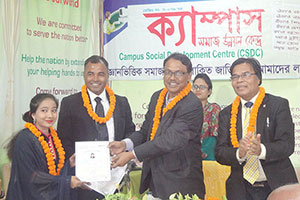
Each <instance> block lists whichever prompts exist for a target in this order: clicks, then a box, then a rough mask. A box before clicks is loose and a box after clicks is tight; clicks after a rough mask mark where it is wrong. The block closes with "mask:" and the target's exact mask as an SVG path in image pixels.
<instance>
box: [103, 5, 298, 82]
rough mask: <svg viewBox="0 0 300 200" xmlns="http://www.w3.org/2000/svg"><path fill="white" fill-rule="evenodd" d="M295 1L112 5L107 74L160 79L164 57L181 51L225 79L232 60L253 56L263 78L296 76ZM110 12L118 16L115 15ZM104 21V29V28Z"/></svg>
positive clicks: (196, 67) (199, 69) (197, 68)
mask: <svg viewBox="0 0 300 200" xmlns="http://www.w3.org/2000/svg"><path fill="white" fill-rule="evenodd" d="M299 13H300V3H299V2H297V3H296V1H295V0H290V1H275V0H265V1H261V0H254V1H228V3H226V4H224V3H220V2H218V1H199V2H181V3H160V4H144V5H128V7H127V8H125V7H122V8H120V9H116V10H113V11H111V16H114V18H115V19H114V21H110V23H107V22H106V23H104V26H105V27H107V26H110V31H109V32H106V34H105V37H106V38H109V40H106V41H107V43H106V44H105V46H104V48H105V49H104V50H105V51H104V53H105V57H106V58H107V59H108V60H109V62H110V79H112V80H130V79H136V80H144V79H147V80H149V79H161V78H162V76H163V60H164V59H165V58H166V57H167V56H168V55H170V54H171V53H173V52H181V53H184V54H186V55H187V56H188V57H189V58H190V59H191V60H192V63H193V74H194V75H196V74H198V73H207V74H208V75H209V76H210V77H211V78H212V79H218V80H222V79H223V80H224V79H229V77H230V75H229V68H230V65H231V63H232V62H233V61H234V60H236V59H237V58H240V57H255V58H257V59H258V60H259V61H260V62H261V64H262V73H263V77H264V78H265V79H277V78H297V77H300V57H299V56H298V54H299V49H300V23H299V18H300V17H299ZM115 16H118V17H117V18H116V17H115ZM105 27H104V30H106V29H105Z"/></svg>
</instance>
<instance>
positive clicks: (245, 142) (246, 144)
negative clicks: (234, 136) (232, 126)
mask: <svg viewBox="0 0 300 200" xmlns="http://www.w3.org/2000/svg"><path fill="white" fill-rule="evenodd" d="M249 148H250V138H249V137H248V136H246V137H244V138H242V139H241V140H240V141H239V158H243V157H245V156H246V154H247V152H248V150H249Z"/></svg>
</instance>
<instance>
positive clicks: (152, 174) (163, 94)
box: [110, 53, 205, 199]
mask: <svg viewBox="0 0 300 200" xmlns="http://www.w3.org/2000/svg"><path fill="white" fill-rule="evenodd" d="M191 76H192V63H191V61H190V59H189V58H188V57H187V56H185V55H183V54H180V53H174V54H171V55H170V56H169V57H168V58H166V59H165V60H164V84H165V88H164V89H162V90H159V91H157V92H155V93H154V94H153V95H152V97H151V101H150V104H149V109H148V112H147V113H146V115H145V121H144V123H143V126H142V128H141V130H140V131H138V132H135V133H133V134H132V135H131V136H130V137H129V139H125V141H122V142H112V143H110V148H111V152H112V153H113V154H117V155H116V156H115V157H114V159H113V160H112V167H117V166H123V165H124V164H126V163H127V162H128V161H129V160H131V159H133V158H137V159H138V160H139V161H143V168H142V178H141V185H140V193H143V192H144V191H146V190H147V189H148V188H150V191H151V192H152V195H153V196H154V197H158V198H160V199H168V198H169V196H170V195H171V194H173V193H178V192H180V193H181V194H183V195H185V194H190V195H192V194H197V195H198V196H199V197H200V198H202V199H204V194H205V187H204V183H203V173H202V158H201V144H200V135H201V131H200V130H201V128H202V121H203V109H202V104H201V102H200V100H199V99H198V98H197V97H196V96H195V95H194V94H193V92H191V84H190V82H189V81H190V80H191ZM130 142H133V146H134V148H133V151H129V152H124V150H125V149H127V150H130V148H129V146H131V144H130ZM120 152H121V153H120Z"/></svg>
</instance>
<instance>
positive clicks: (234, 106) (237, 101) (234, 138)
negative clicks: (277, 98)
mask: <svg viewBox="0 0 300 200" xmlns="http://www.w3.org/2000/svg"><path fill="white" fill-rule="evenodd" d="M264 97H265V89H264V88H263V87H259V95H258V96H257V98H256V101H255V103H254V105H253V108H252V110H251V113H250V119H249V125H248V127H247V132H248V133H249V132H250V133H254V131H255V125H256V119H257V113H258V109H259V107H260V105H261V103H262V101H263V99H264ZM240 101H241V98H240V97H239V96H237V97H236V98H235V100H234V101H233V103H232V108H231V118H230V139H231V144H232V146H233V147H234V148H238V147H239V142H238V138H237V133H236V132H237V131H236V123H237V113H238V109H239V105H240Z"/></svg>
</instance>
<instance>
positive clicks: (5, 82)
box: [0, 0, 100, 167]
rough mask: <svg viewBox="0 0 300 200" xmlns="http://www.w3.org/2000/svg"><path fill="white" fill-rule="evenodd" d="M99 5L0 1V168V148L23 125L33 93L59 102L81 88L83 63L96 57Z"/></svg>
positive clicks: (75, 0)
mask: <svg viewBox="0 0 300 200" xmlns="http://www.w3.org/2000/svg"><path fill="white" fill-rule="evenodd" d="M99 4H100V1H98V0H90V1H83V0H72V1H71V0H70V1H52V0H50V1H47V0H40V1H37V0H0V6H1V23H0V30H1V31H0V36H1V37H0V70H1V73H0V76H1V79H0V81H1V98H0V99H1V100H0V106H1V112H0V123H1V124H0V125H1V127H2V131H1V133H0V145H1V149H0V167H1V166H2V164H3V163H4V162H7V161H8V160H7V158H6V150H4V149H3V143H5V142H6V140H7V139H8V138H9V137H10V136H11V135H12V134H13V133H15V132H16V131H18V130H20V129H21V128H22V127H23V126H24V122H23V120H22V114H23V113H24V112H26V111H28V110H29V103H30V99H31V98H32V97H33V96H34V95H35V94H38V93H42V92H46V93H51V94H54V95H55V96H56V97H57V98H58V99H60V100H61V98H62V97H64V96H66V95H70V94H73V93H75V92H77V91H78V90H79V89H80V88H81V86H82V84H83V77H82V74H83V69H84V68H83V64H84V60H85V59H86V58H87V57H89V56H91V55H92V54H98V55H99V53H100V45H99V44H100V42H99V12H100V9H99Z"/></svg>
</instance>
